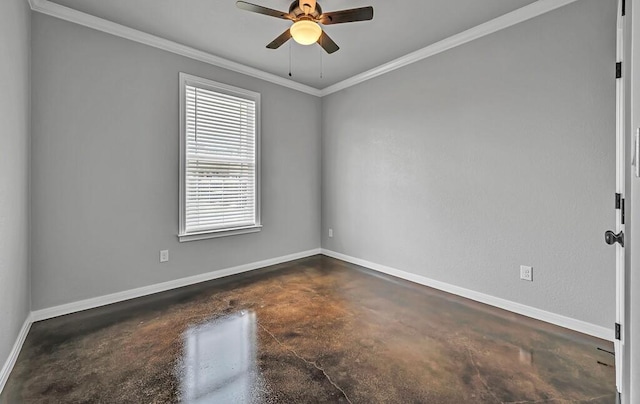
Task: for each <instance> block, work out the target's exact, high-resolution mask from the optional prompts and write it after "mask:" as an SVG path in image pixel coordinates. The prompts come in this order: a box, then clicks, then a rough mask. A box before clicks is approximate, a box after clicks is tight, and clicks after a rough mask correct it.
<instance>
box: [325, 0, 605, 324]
mask: <svg viewBox="0 0 640 404" xmlns="http://www.w3.org/2000/svg"><path fill="white" fill-rule="evenodd" d="M615 3H616V2H615V1H606V2H605V1H601V0H583V1H579V2H576V3H573V4H571V5H569V6H565V7H563V8H560V9H558V10H556V11H553V12H551V13H548V14H545V15H542V16H540V17H537V18H535V19H533V20H529V21H527V22H524V23H522V24H519V25H517V26H514V27H511V28H509V29H506V30H503V31H500V32H498V33H495V34H493V35H490V36H487V37H484V38H482V39H479V40H476V41H473V42H471V43H468V44H466V45H464V46H461V47H458V48H455V49H452V50H449V51H447V52H445V53H442V54H439V55H437V56H435V57H432V58H429V59H426V60H424V61H421V62H418V63H415V64H413V65H410V66H407V67H405V68H402V69H400V70H396V71H394V72H392V73H390V74H387V75H384V76H380V77H378V78H376V79H373V80H370V81H367V82H365V83H362V84H360V85H358V86H355V87H352V88H349V89H346V90H343V91H341V92H338V93H335V94H333V95H331V96H329V97H325V98H323V117H322V125H323V128H322V148H323V149H322V150H323V158H322V164H323V181H322V212H323V213H322V246H323V248H327V249H330V250H333V251H337V252H340V253H344V254H347V255H350V256H354V257H357V258H361V259H364V260H368V261H372V262H375V263H378V264H383V265H387V266H391V267H395V268H398V269H401V270H405V271H409V272H412V273H415V274H418V275H422V276H425V277H428V278H432V279H435V280H439V281H443V282H447V283H450V284H454V285H457V286H461V287H465V288H469V289H472V290H475V291H479V292H482V293H486V294H489V295H493V296H497V297H500V298H503V299H508V300H511V301H514V302H518V303H522V304H526V305H529V306H532V307H536V308H539V309H542V310H547V311H550V312H553V313H558V314H562V315H565V316H568V317H572V318H576V319H579V320H583V321H587V322H589V323H593V324H597V325H600V326H605V327H610V326H611V325H612V323H613V321H614V314H615V311H614V307H615V306H614V298H615V289H614V288H615V279H614V270H615V259H614V249H613V248H609V247H607V246H606V245H605V244H604V242H603V232H604V231H605V230H607V229H609V228H611V227H613V226H614V210H613V194H614V192H615V80H614V78H613V76H612V72H613V70H612V69H613V66H614V62H615V34H616V31H615V28H616V25H615V22H616V20H615V12H616V4H615ZM330 227H331V228H333V229H334V237H333V238H328V232H327V229H328V228H330ZM521 264H524V265H532V266H533V267H534V282H533V283H529V282H525V281H521V280H519V266H520V265H521Z"/></svg>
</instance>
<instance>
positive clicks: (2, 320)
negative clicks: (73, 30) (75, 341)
mask: <svg viewBox="0 0 640 404" xmlns="http://www.w3.org/2000/svg"><path fill="white" fill-rule="evenodd" d="M30 13H31V11H30V10H29V6H28V3H27V2H26V1H24V0H3V1H0V58H1V60H2V63H0V122H1V125H2V126H1V128H0V131H1V132H0V324H1V326H0V368H1V367H2V365H4V363H5V361H6V359H7V358H8V356H9V352H10V351H11V348H12V347H13V344H14V342H15V341H16V337H17V336H18V333H19V331H20V328H21V327H22V324H23V323H24V320H25V319H26V318H27V315H28V314H29V310H30V304H29V258H28V257H29V256H28V246H29V121H30V120H29V98H30V97H29V94H30V91H31V90H30V83H29V80H30V79H29V57H30Z"/></svg>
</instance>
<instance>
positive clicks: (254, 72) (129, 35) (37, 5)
mask: <svg viewBox="0 0 640 404" xmlns="http://www.w3.org/2000/svg"><path fill="white" fill-rule="evenodd" d="M27 1H28V2H29V5H30V6H31V9H32V10H33V11H36V12H39V13H42V14H46V15H49V16H52V17H56V18H59V19H62V20H65V21H69V22H73V23H75V24H79V25H82V26H85V27H89V28H93V29H95V30H98V31H102V32H106V33H108V34H111V35H115V36H118V37H121V38H125V39H129V40H131V41H134V42H138V43H141V44H145V45H148V46H152V47H154V48H157V49H162V50H164V51H167V52H171V53H175V54H178V55H181V56H185V57H188V58H190V59H194V60H198V61H200V62H204V63H208V64H210V65H213V66H218V67H221V68H223V69H227V70H231V71H234V72H237V73H241V74H245V75H247V76H251V77H255V78H258V79H261V80H264V81H268V82H271V83H274V84H278V85H281V86H283V87H288V88H291V89H293V90H297V91H300V92H303V93H307V94H311V95H314V96H316V97H324V96H325V95H329V94H333V93H335V92H338V91H340V90H344V89H345V88H348V87H351V86H355V85H356V84H360V83H362V82H364V81H367V80H371V79H373V78H375V77H378V76H381V75H383V74H386V73H389V72H391V71H394V70H397V69H400V68H402V67H405V66H407V65H410V64H412V63H415V62H418V61H420V60H423V59H426V58H428V57H431V56H434V55H437V54H439V53H442V52H444V51H447V50H449V49H452V48H455V47H457V46H460V45H463V44H465V43H468V42H471V41H473V40H475V39H478V38H482V37H484V36H487V35H490V34H493V33H494V32H497V31H500V30H503V29H505V28H508V27H511V26H513V25H516V24H519V23H521V22H524V21H527V20H530V19H532V18H534V17H537V16H539V15H542V14H545V13H548V12H549V11H553V10H555V9H557V8H560V7H563V6H566V5H567V4H570V3H573V2H576V1H578V0H538V1H536V2H534V3H531V4H529V5H526V6H524V7H522V8H519V9H517V10H514V11H512V12H510V13H507V14H504V15H502V16H500V17H497V18H494V19H493V20H490V21H487V22H485V23H483V24H480V25H478V26H475V27H473V28H470V29H468V30H466V31H463V32H461V33H459V34H456V35H453V36H450V37H448V38H445V39H443V40H441V41H439V42H436V43H434V44H432V45H429V46H426V47H424V48H422V49H419V50H417V51H415V52H411V53H409V54H407V55H405V56H402V57H399V58H397V59H395V60H392V61H390V62H387V63H385V64H382V65H380V66H378V67H375V68H373V69H370V70H367V71H366V72H363V73H360V74H357V75H355V76H352V77H350V78H348V79H346V80H343V81H340V82H338V83H336V84H333V85H330V86H328V87H325V88H324V89H322V90H320V89H317V88H314V87H311V86H307V85H305V84H302V83H298V82H296V81H293V80H289V79H286V78H283V77H280V76H277V75H275V74H272V73H267V72H265V71H262V70H259V69H256V68H254V67H250V66H247V65H243V64H241V63H237V62H234V61H231V60H228V59H225V58H222V57H220V56H216V55H213V54H211V53H207V52H203V51H201V50H198V49H195V48H192V47H189V46H186V45H182V44H180V43H177V42H174V41H170V40H168V39H164V38H160V37H158V36H156V35H151V34H148V33H146V32H142V31H139V30H137V29H133V28H129V27H126V26H124V25H121V24H117V23H114V22H111V21H108V20H105V19H103V18H99V17H95V16H93V15H90V14H87V13H83V12H81V11H78V10H74V9H72V8H69V7H65V6H62V5H60V4H57V3H53V2H51V1H49V0H27Z"/></svg>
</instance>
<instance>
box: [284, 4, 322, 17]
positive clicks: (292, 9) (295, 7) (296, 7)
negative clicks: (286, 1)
mask: <svg viewBox="0 0 640 404" xmlns="http://www.w3.org/2000/svg"><path fill="white" fill-rule="evenodd" d="M303 1H304V0H303ZM289 14H291V15H292V16H294V17H295V19H296V20H298V19H302V17H311V18H309V19H311V20H314V21H315V20H317V19H318V18H320V16H321V15H322V7H320V4H319V3H317V2H316V8H315V10H313V12H312V13H310V14H309V15H307V13H305V12H304V10H303V9H302V7H300V1H299V0H294V1H293V2H292V3H291V6H289Z"/></svg>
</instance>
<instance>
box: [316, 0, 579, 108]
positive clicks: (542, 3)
mask: <svg viewBox="0 0 640 404" xmlns="http://www.w3.org/2000/svg"><path fill="white" fill-rule="evenodd" d="M575 1H578V0H538V1H536V2H534V3H531V4H529V5H526V6H524V7H522V8H519V9H517V10H514V11H512V12H510V13H507V14H504V15H502V16H500V17H497V18H494V19H493V20H490V21H487V22H485V23H483V24H480V25H477V26H475V27H473V28H470V29H468V30H466V31H463V32H461V33H459V34H456V35H453V36H450V37H448V38H445V39H443V40H441V41H439V42H436V43H434V44H432V45H429V46H427V47H424V48H422V49H419V50H417V51H415V52H411V53H409V54H407V55H405V56H401V57H399V58H397V59H395V60H392V61H391V62H388V63H385V64H383V65H380V66H378V67H374V68H373V69H371V70H367V71H366V72H364V73H360V74H357V75H355V76H353V77H350V78H348V79H346V80H343V81H340V82H338V83H336V84H333V85H331V86H328V87H325V88H324V89H322V91H321V97H324V96H325V95H329V94H333V93H335V92H338V91H340V90H344V89H345V88H348V87H351V86H355V85H356V84H359V83H362V82H364V81H367V80H371V79H372V78H374V77H378V76H381V75H383V74H385V73H389V72H391V71H394V70H396V69H400V68H401V67H404V66H407V65H410V64H412V63H415V62H418V61H420V60H422V59H426V58H428V57H431V56H434V55H437V54H438V53H442V52H444V51H447V50H449V49H452V48H455V47H457V46H460V45H464V44H465V43H467V42H471V41H473V40H475V39H478V38H482V37H484V36H487V35H489V34H493V33H494V32H497V31H500V30H503V29H505V28H508V27H511V26H513V25H516V24H519V23H521V22H523V21H526V20H530V19H532V18H534V17H537V16H539V15H542V14H545V13H548V12H549V11H553V10H555V9H557V8H560V7H562V6H566V5H567V4H570V3H573V2H575Z"/></svg>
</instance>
